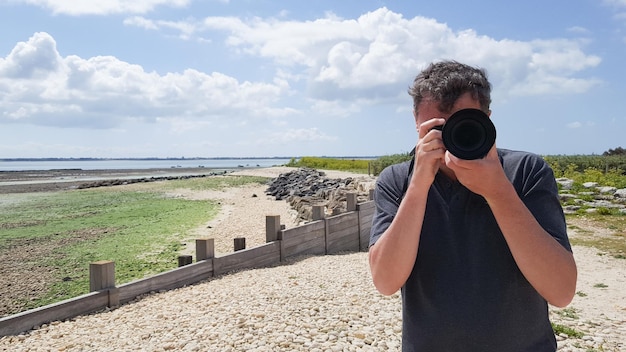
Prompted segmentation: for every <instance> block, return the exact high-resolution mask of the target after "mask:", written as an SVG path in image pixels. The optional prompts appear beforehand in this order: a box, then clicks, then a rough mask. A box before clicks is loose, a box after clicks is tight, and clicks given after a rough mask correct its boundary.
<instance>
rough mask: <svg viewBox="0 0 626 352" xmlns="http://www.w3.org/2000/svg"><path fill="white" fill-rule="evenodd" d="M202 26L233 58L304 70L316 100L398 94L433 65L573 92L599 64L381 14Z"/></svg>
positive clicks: (576, 45) (552, 47)
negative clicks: (459, 66) (468, 67)
mask: <svg viewBox="0 0 626 352" xmlns="http://www.w3.org/2000/svg"><path fill="white" fill-rule="evenodd" d="M204 25H205V26H206V29H207V30H220V31H226V32H228V39H227V40H226V43H227V44H228V45H229V46H231V47H232V48H233V49H235V50H237V51H238V52H240V53H244V54H247V55H252V56H258V57H262V58H267V59H271V60H273V61H274V62H275V63H276V65H278V66H279V67H281V68H282V69H283V70H287V69H289V68H291V70H294V71H295V70H300V67H302V66H304V67H305V68H306V69H307V70H308V74H309V85H310V87H311V90H310V91H311V94H313V95H314V96H315V97H317V98H320V99H326V97H327V96H328V97H334V98H333V99H336V98H337V97H341V96H349V97H354V96H360V97H374V96H376V95H377V96H380V95H381V94H392V95H397V92H398V90H399V89H401V90H405V89H406V86H407V85H408V83H410V80H411V77H413V76H414V75H415V74H416V73H417V72H418V70H419V69H421V68H423V67H424V66H425V65H426V64H427V63H428V62H431V61H433V60H440V59H455V60H459V61H463V62H466V63H469V64H473V65H478V66H483V67H486V68H488V71H489V73H490V77H491V78H492V80H493V82H494V85H497V86H498V89H499V90H500V91H502V92H511V94H519V95H532V94H550V93H556V94H567V93H578V92H582V91H586V90H588V89H590V87H592V86H594V85H596V84H598V80H596V79H593V78H582V77H577V75H578V74H579V73H580V72H582V71H584V70H586V69H589V68H592V67H595V66H597V65H599V63H600V61H601V59H600V58H599V57H598V56H595V55H589V54H586V53H585V52H584V51H583V48H582V45H583V42H581V41H576V40H567V39H558V38H557V39H552V40H550V39H547V40H534V41H512V40H507V39H502V40H495V39H493V38H490V37H487V36H483V35H479V34H477V33H476V32H475V31H473V30H464V31H460V32H455V31H453V30H452V29H450V28H449V27H448V26H447V25H445V24H443V23H439V22H437V21H435V20H433V19H428V18H424V17H414V18H411V19H406V18H403V16H402V15H401V14H398V13H394V12H392V11H390V10H388V9H386V8H381V9H378V10H376V11H373V12H369V13H366V14H364V15H362V16H360V17H359V18H358V19H356V20H352V19H349V20H345V19H341V18H337V17H336V16H334V15H328V16H327V17H326V18H323V19H318V20H315V21H288V20H277V19H261V18H252V19H249V20H242V19H240V18H234V17H207V18H206V19H205V20H204ZM371 88H375V89H371ZM386 89H388V91H385V90H386ZM317 94H319V95H317Z"/></svg>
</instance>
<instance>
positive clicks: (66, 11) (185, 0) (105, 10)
mask: <svg viewBox="0 0 626 352" xmlns="http://www.w3.org/2000/svg"><path fill="white" fill-rule="evenodd" d="M14 2H23V3H27V4H31V5H36V6H39V7H43V8H46V9H50V10H51V11H52V13H54V14H57V15H71V16H80V15H109V14H118V13H129V14H132V13H147V12H150V11H152V10H154V9H155V8H156V7H158V6H170V7H185V6H187V5H188V4H189V3H190V0H132V1H127V0H106V1H102V0H79V1H76V0H21V1H20V0H15V1H14Z"/></svg>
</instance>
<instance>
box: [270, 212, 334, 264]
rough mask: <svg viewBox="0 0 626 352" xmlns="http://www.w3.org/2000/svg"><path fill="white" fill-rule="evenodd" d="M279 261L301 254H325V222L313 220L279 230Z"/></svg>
mask: <svg viewBox="0 0 626 352" xmlns="http://www.w3.org/2000/svg"><path fill="white" fill-rule="evenodd" d="M280 238H281V239H282V240H281V261H282V260H284V259H285V258H288V257H291V256H296V255H302V254H314V255H324V254H326V222H325V221H324V220H320V221H315V222H312V223H308V224H306V225H302V226H298V227H294V228H291V229H287V230H283V231H281V235H280Z"/></svg>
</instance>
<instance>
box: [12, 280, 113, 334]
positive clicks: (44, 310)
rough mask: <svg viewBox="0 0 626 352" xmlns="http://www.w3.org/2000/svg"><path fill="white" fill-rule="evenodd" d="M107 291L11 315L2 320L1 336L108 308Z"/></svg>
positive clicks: (91, 293)
mask: <svg viewBox="0 0 626 352" xmlns="http://www.w3.org/2000/svg"><path fill="white" fill-rule="evenodd" d="M108 303H109V293H108V291H107V290H102V291H95V292H90V293H88V294H85V295H82V296H78V297H74V298H71V299H68V300H65V301H61V302H58V303H53V304H49V305H47V306H44V307H40V308H35V309H31V310H28V311H26V312H22V313H18V314H14V315H9V316H7V317H3V318H1V319H0V336H6V335H17V334H19V333H21V332H24V331H28V330H31V329H33V328H34V327H36V326H40V325H42V324H45V323H49V322H51V321H59V320H65V319H69V318H73V317H76V316H78V315H83V314H88V313H92V312H95V311H97V310H100V309H104V308H106V307H107V305H108Z"/></svg>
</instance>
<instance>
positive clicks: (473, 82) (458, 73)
mask: <svg viewBox="0 0 626 352" xmlns="http://www.w3.org/2000/svg"><path fill="white" fill-rule="evenodd" d="M465 93H470V94H471V95H472V98H474V99H475V100H477V101H478V102H479V103H480V108H481V110H483V111H484V112H485V113H489V105H490V104H491V83H489V80H488V79H487V73H486V72H485V70H484V69H482V68H476V67H472V66H468V65H465V64H462V63H459V62H456V61H441V62H436V63H431V64H430V65H429V66H428V67H427V68H426V69H425V70H423V71H422V72H421V73H420V74H419V75H417V77H415V80H414V81H413V86H412V87H410V88H409V95H410V96H412V97H413V109H415V112H416V113H417V108H418V106H419V104H420V102H421V101H422V99H424V98H425V97H428V98H430V99H433V100H434V101H436V102H439V110H441V111H442V112H450V110H451V109H452V106H453V105H454V103H455V102H456V101H457V99H459V97H460V96H461V95H463V94H465Z"/></svg>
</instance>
